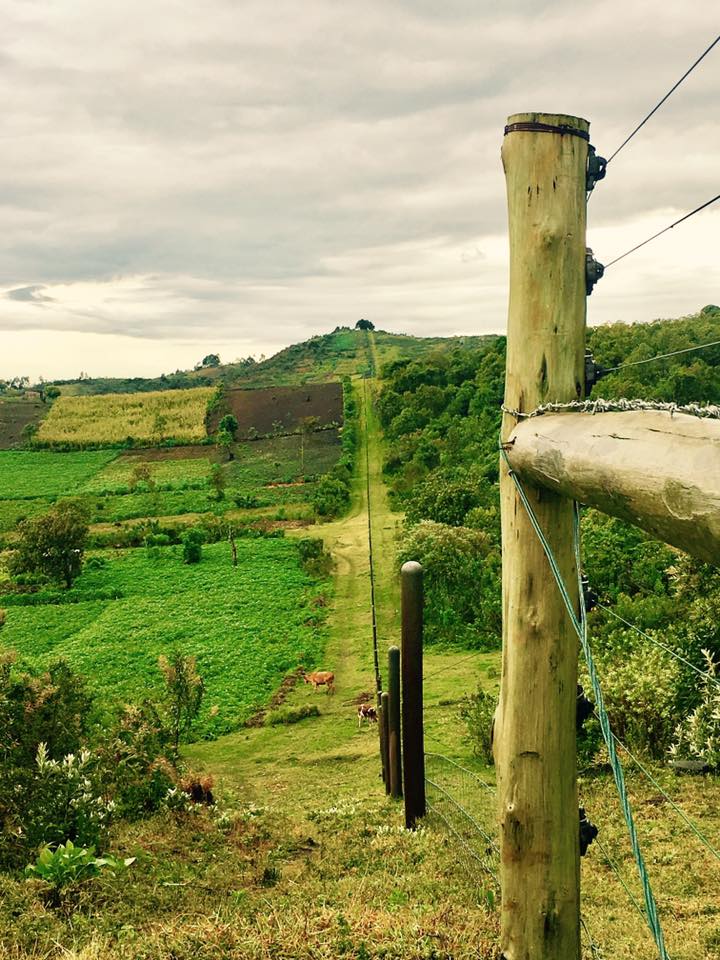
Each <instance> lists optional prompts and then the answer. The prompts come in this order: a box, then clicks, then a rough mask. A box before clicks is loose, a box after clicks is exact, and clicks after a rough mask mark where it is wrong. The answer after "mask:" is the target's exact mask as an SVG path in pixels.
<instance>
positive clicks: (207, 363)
mask: <svg viewBox="0 0 720 960" xmlns="http://www.w3.org/2000/svg"><path fill="white" fill-rule="evenodd" d="M200 366H201V367H219V366H220V355H219V354H217V353H209V354H208V355H207V356H206V357H203V358H202V361H201V363H200Z"/></svg>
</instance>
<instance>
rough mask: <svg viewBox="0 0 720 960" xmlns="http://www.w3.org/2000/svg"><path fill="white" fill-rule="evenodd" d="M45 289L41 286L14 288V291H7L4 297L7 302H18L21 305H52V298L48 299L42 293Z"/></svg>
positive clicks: (53, 299)
mask: <svg viewBox="0 0 720 960" xmlns="http://www.w3.org/2000/svg"><path fill="white" fill-rule="evenodd" d="M44 289H45V287H44V286H43V285H42V284H33V285H32V286H29V287H16V288H15V289H14V290H8V291H7V293H6V294H5V296H6V297H7V299H8V300H18V301H20V302H21V303H35V304H38V305H40V306H42V304H44V303H54V301H55V298H54V297H48V296H47V295H46V294H44V293H43V292H42V291H43V290H44Z"/></svg>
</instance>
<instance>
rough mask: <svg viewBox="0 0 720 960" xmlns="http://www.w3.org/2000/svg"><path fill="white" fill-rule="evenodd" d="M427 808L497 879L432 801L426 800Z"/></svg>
mask: <svg viewBox="0 0 720 960" xmlns="http://www.w3.org/2000/svg"><path fill="white" fill-rule="evenodd" d="M427 808H428V810H429V811H430V812H431V813H432V814H434V816H436V817H439V818H440V819H441V820H442V821H443V823H444V824H445V826H446V827H447V828H448V830H449V831H450V833H452V834H453V836H454V837H455V838H456V839H457V840H459V841H460V844H461V845H462V846H463V848H464V849H465V851H466V852H467V853H468V854H469V855H470V856H471V857H473V858H474V859H475V860H477V862H478V863H479V864H480V866H481V867H482V869H483V870H484V871H485V872H486V873H489V874H490V876H491V877H493V879H494V880H495V881H497V880H498V875H497V873H496V872H495V871H494V870H493V869H492V868H491V867H490V866H488V864H487V863H486V862H485V860H483V858H482V857H481V856H480V854H479V853H478V852H477V851H476V850H473V848H472V847H471V846H470V844H469V843H468V842H467V840H466V839H465V838H464V837H463V835H462V834H461V833H460V832H459V831H458V830H457V829H456V828H455V827H454V826H453V825H452V824H451V823H450V821H449V820H448V819H447V817H446V816H445V815H444V814H442V813H441V812H440V811H439V810H438V808H437V807H436V806H435V805H434V804H433V803H430V801H427Z"/></svg>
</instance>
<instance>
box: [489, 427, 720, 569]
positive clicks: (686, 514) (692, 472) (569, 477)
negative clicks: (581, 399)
mask: <svg viewBox="0 0 720 960" xmlns="http://www.w3.org/2000/svg"><path fill="white" fill-rule="evenodd" d="M506 450H507V454H508V459H509V460H510V463H511V465H512V468H513V470H515V471H516V473H517V474H518V476H519V477H520V478H521V479H522V480H525V481H527V482H529V483H531V484H533V485H534V486H536V487H540V488H543V489H546V490H549V491H552V492H553V494H558V493H559V494H561V495H562V496H564V497H569V498H571V499H574V500H577V501H579V502H580V503H584V504H586V505H588V506H591V507H596V508H597V509H598V510H602V511H603V513H608V514H610V515H611V516H614V517H620V518H621V519H622V520H628V521H630V522H631V523H634V524H636V525H637V526H638V527H641V528H642V529H643V530H646V531H647V532H648V533H651V534H652V535H653V536H654V537H657V538H658V539H660V540H662V541H664V542H665V543H669V544H671V545H672V546H675V547H679V548H680V549H681V550H684V551H686V552H687V553H689V554H692V555H693V556H695V557H698V558H699V559H700V560H705V561H708V562H710V563H714V564H720V420H713V419H699V418H698V417H694V416H691V415H688V414H682V413H673V414H670V413H665V412H657V411H650V410H638V411H632V412H622V413H601V414H595V415H593V414H591V413H552V414H544V415H542V416H538V417H532V418H529V419H527V420H522V421H520V422H519V423H518V424H517V425H516V426H515V428H514V429H513V430H512V431H511V433H510V435H509V436H507V446H506Z"/></svg>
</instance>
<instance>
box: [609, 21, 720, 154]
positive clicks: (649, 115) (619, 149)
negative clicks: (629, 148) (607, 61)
mask: <svg viewBox="0 0 720 960" xmlns="http://www.w3.org/2000/svg"><path fill="white" fill-rule="evenodd" d="M719 40H720V36H717V37H715V39H714V40H713V42H712V43H711V44H710V46H709V47H708V48H707V50H705V51H704V52H703V53H701V54H700V56H699V57H698V58H697V60H696V61H695V63H693V65H692V66H691V67H689V68H688V69H687V70H686V71H685V73H684V74H683V75H682V76H681V77H680V79H679V80H678V81H677V83H675V84H673V86H672V87H670V89H669V90H668V92H667V93H666V94H665V96H664V97H663V98H662V100H659V101H658V102H657V103H656V104H655V106H654V107H653V108H652V110H651V111H650V113H648V115H647V116H646V117H644V118H643V119H642V120H641V121H640V123H639V124H638V125H637V126H636V127H635V129H634V130H633V131H632V133H631V134H629V136H627V137H625V139H624V140H623V142H622V143H621V144H620V146H619V147H618V148H617V150H615V152H614V153H612V154H611V155H610V158H609V159H608V161H607V162H608V163H610V161H611V160H613V159H614V158H615V157H616V156H617V155H618V154H619V153H620V151H621V150H622V149H623V147H625V146H626V145H627V144H628V143H630V141H631V140H632V138H633V137H634V136H635V134H636V133H639V131H640V130H642V128H643V127H644V126H645V124H646V123H647V122H648V120H649V119H650V117H652V116H653V114H655V113H657V111H658V110H659V109H660V107H661V106H662V105H663V104H664V103H665V101H666V100H668V99H669V98H670V97H671V96H672V95H673V93H675V91H676V90H677V88H678V87H679V86H680V84H681V83H682V82H683V80H686V79H687V77H689V76H690V74H691V73H692V72H693V70H694V69H695V67H697V65H698V64H699V63H700V62H701V61H702V60H704V59H705V57H706V56H707V55H708V54H709V53H710V51H711V50H712V48H713V47H714V46H715V44H716V43H717V42H718V41H719Z"/></svg>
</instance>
